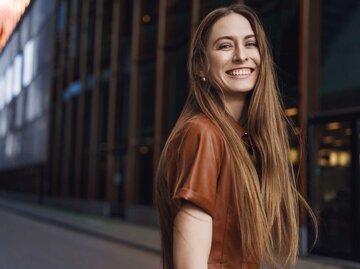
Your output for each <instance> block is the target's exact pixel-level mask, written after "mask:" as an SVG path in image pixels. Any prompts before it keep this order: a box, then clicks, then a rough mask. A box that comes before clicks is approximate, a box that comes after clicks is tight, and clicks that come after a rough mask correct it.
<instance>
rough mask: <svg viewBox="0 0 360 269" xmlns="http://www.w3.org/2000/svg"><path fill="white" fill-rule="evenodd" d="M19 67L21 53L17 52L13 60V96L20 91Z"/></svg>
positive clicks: (20, 64) (20, 65)
mask: <svg viewBox="0 0 360 269" xmlns="http://www.w3.org/2000/svg"><path fill="white" fill-rule="evenodd" d="M21 68H22V55H21V54H19V55H17V56H16V57H15V60H14V88H13V96H17V95H18V94H19V93H20V91H21V77H22V76H21V75H22V73H21Z"/></svg>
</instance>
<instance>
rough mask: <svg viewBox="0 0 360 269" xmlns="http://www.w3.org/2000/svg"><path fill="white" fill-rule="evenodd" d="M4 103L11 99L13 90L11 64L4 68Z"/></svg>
mask: <svg viewBox="0 0 360 269" xmlns="http://www.w3.org/2000/svg"><path fill="white" fill-rule="evenodd" d="M5 76H6V77H5V81H6V82H5V103H6V104H8V103H10V101H11V98H12V91H13V85H14V83H13V81H14V77H13V67H12V65H9V66H8V67H7V69H6V75H5Z"/></svg>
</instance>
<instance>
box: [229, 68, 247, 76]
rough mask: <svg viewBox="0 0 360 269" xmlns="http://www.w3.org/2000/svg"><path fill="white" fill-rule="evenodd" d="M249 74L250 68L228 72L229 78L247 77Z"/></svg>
mask: <svg viewBox="0 0 360 269" xmlns="http://www.w3.org/2000/svg"><path fill="white" fill-rule="evenodd" d="M250 73H251V70H250V68H246V69H235V70H231V71H229V72H228V74H229V75H231V76H239V75H249V74H250Z"/></svg>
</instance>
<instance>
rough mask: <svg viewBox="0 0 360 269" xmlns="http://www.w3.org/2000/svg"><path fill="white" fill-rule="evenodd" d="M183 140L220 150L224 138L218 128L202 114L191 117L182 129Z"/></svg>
mask: <svg viewBox="0 0 360 269" xmlns="http://www.w3.org/2000/svg"><path fill="white" fill-rule="evenodd" d="M182 139H183V142H184V143H185V144H189V143H190V144H192V145H193V146H196V145H198V144H202V145H205V146H209V147H214V148H216V149H217V150H220V151H222V150H223V149H224V139H223V135H222V133H221V131H220V129H219V128H218V127H217V126H216V125H215V124H214V123H213V122H212V121H211V120H210V119H209V118H208V117H207V116H206V115H204V114H197V115H195V116H193V117H191V118H190V119H189V120H188V121H187V122H186V124H185V125H184V129H183V137H182Z"/></svg>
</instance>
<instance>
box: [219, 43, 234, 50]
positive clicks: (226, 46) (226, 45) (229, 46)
mask: <svg viewBox="0 0 360 269" xmlns="http://www.w3.org/2000/svg"><path fill="white" fill-rule="evenodd" d="M231 47H232V45H231V44H230V43H221V44H220V45H219V46H218V49H219V50H226V49H229V48H231Z"/></svg>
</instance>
